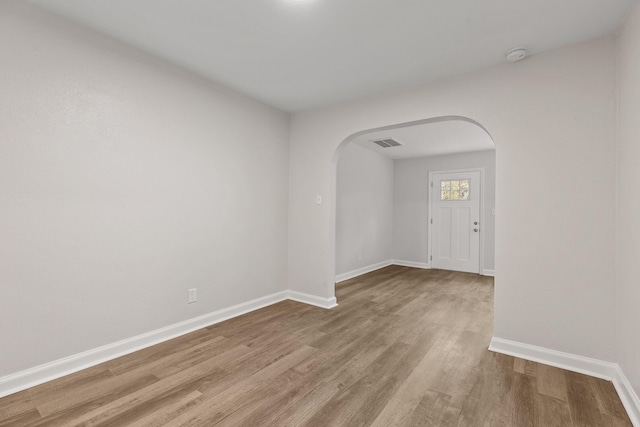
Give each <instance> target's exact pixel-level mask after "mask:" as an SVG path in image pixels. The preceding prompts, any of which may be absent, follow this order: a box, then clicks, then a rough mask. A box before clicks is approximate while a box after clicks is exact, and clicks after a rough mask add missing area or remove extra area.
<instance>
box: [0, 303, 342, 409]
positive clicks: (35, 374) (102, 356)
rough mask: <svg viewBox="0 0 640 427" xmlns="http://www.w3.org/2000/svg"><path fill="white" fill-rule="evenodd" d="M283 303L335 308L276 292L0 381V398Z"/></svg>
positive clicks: (331, 304) (10, 375)
mask: <svg viewBox="0 0 640 427" xmlns="http://www.w3.org/2000/svg"><path fill="white" fill-rule="evenodd" d="M286 299H291V300H293V301H298V302H301V303H305V304H310V305H314V306H317V307H322V308H327V309H329V308H333V307H335V306H337V305H338V304H337V303H336V298H335V297H333V298H321V297H318V296H315V295H310V294H305V293H302V292H297V291H291V290H286V291H282V292H277V293H274V294H271V295H267V296H264V297H261V298H256V299H254V300H251V301H247V302H244V303H241V304H237V305H234V306H232V307H227V308H223V309H221V310H217V311H214V312H212V313H209V314H205V315H202V316H198V317H194V318H192V319H188V320H185V321H183V322H179V323H175V324H173V325H169V326H166V327H164V328H160V329H155V330H153V331H150V332H146V333H144V334H140V335H137V336H134V337H131V338H127V339H124V340H121V341H117V342H114V343H111V344H107V345H104V346H101V347H98V348H94V349H92V350H88V351H85V352H82V353H78V354H74V355H71V356H68V357H65V358H62V359H58V360H55V361H52V362H49V363H45V364H43V365H39V366H35V367H33V368H30V369H26V370H24V371H20V372H16V373H13V374H9V375H7V376H4V377H1V378H0V397H4V396H8V395H10V394H13V393H17V392H19V391H22V390H25V389H27V388H30V387H34V386H37V385H39V384H43V383H46V382H48V381H51V380H55V379H57V378H60V377H63V376H66V375H69V374H72V373H74V372H78V371H81V370H83V369H86V368H89V367H91V366H95V365H98V364H100V363H103V362H107V361H109V360H113V359H115V358H118V357H120V356H124V355H126V354H130V353H133V352H135V351H138V350H142V349H144V348H147V347H150V346H152V345H156V344H160V343H162V342H165V341H168V340H170V339H173V338H177V337H179V336H182V335H185V334H188V333H190V332H193V331H197V330H198V329H202V328H205V327H207V326H211V325H214V324H216V323H220V322H223V321H225V320H228V319H231V318H234V317H237V316H241V315H243V314H246V313H249V312H251V311H254V310H258V309H260V308H263V307H267V306H269V305H272V304H275V303H278V302H280V301H284V300H286Z"/></svg>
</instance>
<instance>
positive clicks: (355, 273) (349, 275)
mask: <svg viewBox="0 0 640 427" xmlns="http://www.w3.org/2000/svg"><path fill="white" fill-rule="evenodd" d="M390 265H391V260H386V261H382V262H378V263H375V264H371V265H367V266H366V267H362V268H358V269H357V270H353V271H348V272H346V273H342V274H338V275H337V276H336V283H340V282H344V281H345V280H349V279H353V278H354V277H358V276H361V275H363V274H367V273H371V272H372V271H376V270H379V269H381V268H384V267H388V266H390Z"/></svg>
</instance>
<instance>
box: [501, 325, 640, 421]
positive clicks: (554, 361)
mask: <svg viewBox="0 0 640 427" xmlns="http://www.w3.org/2000/svg"><path fill="white" fill-rule="evenodd" d="M489 350H491V351H494V352H496V353H502V354H507V355H509V356H515V357H519V358H521V359H526V360H531V361H533V362H538V363H542V364H545V365H550V366H555V367H556V368H561V369H566V370H568V371H573V372H578V373H581V374H585V375H590V376H592V377H597V378H602V379H605V380H608V381H612V382H613V385H614V386H615V388H616V391H617V392H618V395H619V396H620V400H621V401H622V404H623V405H624V408H625V409H626V411H627V413H628V414H629V418H630V419H631V422H632V423H633V425H634V426H636V427H640V399H638V395H637V394H636V393H635V391H634V389H633V387H632V386H631V383H629V380H628V379H627V377H626V376H625V375H624V373H623V372H622V369H621V368H620V365H618V364H617V363H612V362H605V361H604V360H599V359H592V358H589V357H583V356H578V355H576V354H571V353H564V352H562V351H556V350H551V349H548V348H545V347H538V346H535V345H529V344H524V343H521V342H517V341H511V340H505V339H502V338H496V337H493V338H492V339H491V344H490V345H489Z"/></svg>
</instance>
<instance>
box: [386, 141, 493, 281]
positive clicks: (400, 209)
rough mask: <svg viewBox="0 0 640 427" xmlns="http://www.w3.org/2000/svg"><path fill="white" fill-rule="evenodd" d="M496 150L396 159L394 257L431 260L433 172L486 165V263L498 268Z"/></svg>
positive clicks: (424, 261)
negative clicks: (430, 191)
mask: <svg viewBox="0 0 640 427" xmlns="http://www.w3.org/2000/svg"><path fill="white" fill-rule="evenodd" d="M495 159H496V156H495V151H493V150H490V151H476V152H472V153H460V154H449V155H443V156H429V157H418V158H415V159H404V160H396V161H395V162H394V208H393V209H394V210H393V258H394V259H398V260H402V261H409V262H418V263H428V262H429V260H428V258H427V257H428V249H429V245H428V243H429V233H428V231H429V216H428V212H429V172H435V171H442V170H454V169H468V168H484V171H485V175H484V207H485V209H484V223H483V224H481V226H482V232H483V237H484V247H483V255H484V264H483V269H484V270H485V271H487V272H493V270H495V257H494V253H495V217H494V216H493V215H492V214H491V209H492V208H493V207H495V175H496V173H495V172H496V167H495Z"/></svg>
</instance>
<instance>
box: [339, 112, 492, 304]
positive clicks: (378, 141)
mask: <svg viewBox="0 0 640 427" xmlns="http://www.w3.org/2000/svg"><path fill="white" fill-rule="evenodd" d="M397 144H400V145H397ZM495 148H496V147H495V144H494V142H493V139H492V138H491V136H490V134H489V132H488V131H487V130H486V129H485V128H484V127H483V126H482V125H481V124H479V123H478V122H476V121H474V120H472V119H469V118H467V117H461V116H445V117H434V118H429V119H424V120H418V121H412V122H407V123H400V124H394V125H390V126H384V127H379V128H374V129H368V130H363V131H361V132H357V133H354V134H352V135H350V136H349V137H347V138H345V140H344V141H342V142H341V143H340V145H339V146H338V147H337V148H336V151H335V153H334V155H333V158H332V165H331V177H332V183H331V194H330V199H329V201H330V203H331V207H330V212H331V225H330V227H331V230H330V232H331V241H330V247H329V260H330V262H331V266H330V269H329V270H330V277H331V278H332V279H333V280H331V281H330V287H331V288H332V289H330V295H335V284H336V283H337V282H341V281H343V280H347V279H350V278H353V277H356V276H358V275H360V274H364V273H367V272H369V271H373V270H375V269H378V268H382V267H385V266H387V265H390V264H398V265H405V266H410V267H418V268H432V266H436V264H435V263H433V259H432V257H433V254H434V252H436V251H435V250H434V248H432V247H431V245H432V237H433V235H434V234H435V233H433V232H432V230H431V223H432V221H433V213H432V212H431V211H430V208H431V204H432V203H431V202H432V200H435V199H433V197H435V196H434V195H435V193H436V190H434V189H433V188H432V187H431V188H430V185H432V184H431V183H432V182H433V179H432V176H431V174H432V173H433V172H437V171H472V170H473V171H477V172H478V173H479V174H480V173H481V176H482V184H481V188H482V193H478V195H480V194H481V198H480V200H481V203H480V205H479V208H478V212H479V216H478V218H475V219H473V222H476V226H475V228H474V225H473V222H471V224H472V225H471V227H472V228H470V230H473V229H476V230H478V235H477V238H478V241H479V243H478V259H477V260H476V261H474V262H475V263H476V265H477V271H476V272H477V273H479V274H483V275H489V276H493V275H495V257H494V253H495V216H494V215H495ZM376 168H377V169H376ZM478 176H480V175H478ZM456 185H457V184H456ZM438 191H439V189H438ZM358 192H360V193H358ZM364 193H367V194H364ZM455 195H456V197H458V193H455ZM439 196H440V193H439V192H438V197H439ZM450 196H451V194H449V197H450ZM463 197H467V198H468V197H469V196H468V195H463ZM471 232H472V231H471ZM472 265H473V262H472ZM436 267H437V266H436ZM437 268H440V267H437ZM467 271H472V270H467ZM338 302H339V301H338Z"/></svg>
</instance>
